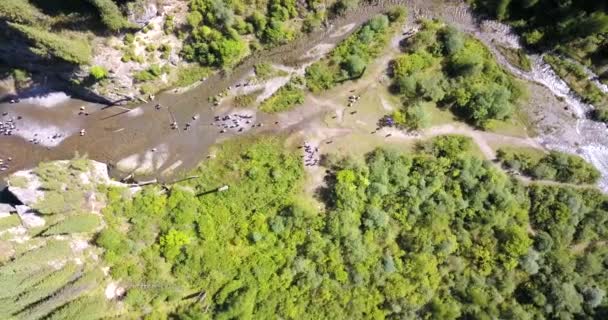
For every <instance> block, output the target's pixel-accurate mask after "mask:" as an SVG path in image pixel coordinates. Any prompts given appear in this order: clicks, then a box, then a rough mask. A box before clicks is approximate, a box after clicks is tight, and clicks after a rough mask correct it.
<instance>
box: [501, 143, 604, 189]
mask: <svg viewBox="0 0 608 320" xmlns="http://www.w3.org/2000/svg"><path fill="white" fill-rule="evenodd" d="M497 158H498V160H500V161H501V162H502V164H503V166H504V167H505V168H507V169H511V170H514V171H517V172H520V173H522V174H525V175H527V176H530V177H532V178H534V179H540V180H555V181H559V182H565V183H574V184H585V183H586V184H589V183H595V182H597V180H598V179H599V177H600V173H599V171H598V170H597V169H595V167H594V166H593V165H591V164H589V163H587V162H586V161H585V160H584V159H583V158H581V157H579V156H576V155H571V154H567V153H563V152H557V151H551V152H550V153H548V154H546V155H544V156H539V155H538V154H535V153H532V154H531V153H530V152H527V151H523V152H522V151H519V150H504V149H500V150H498V152H497Z"/></svg>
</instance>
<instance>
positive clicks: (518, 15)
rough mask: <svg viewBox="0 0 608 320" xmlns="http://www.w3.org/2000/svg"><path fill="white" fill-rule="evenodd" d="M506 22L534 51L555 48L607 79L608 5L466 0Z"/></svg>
mask: <svg viewBox="0 0 608 320" xmlns="http://www.w3.org/2000/svg"><path fill="white" fill-rule="evenodd" d="M469 2H471V3H472V4H473V6H474V7H475V8H477V9H479V10H480V11H482V12H485V13H488V14H490V15H492V16H494V17H496V18H498V19H499V20H502V21H507V22H508V23H509V24H511V25H513V26H514V27H515V28H516V29H517V30H518V31H519V32H520V33H521V34H522V36H523V37H522V38H523V40H524V42H525V43H526V44H527V45H529V46H530V47H532V48H536V49H557V50H558V51H559V52H561V53H563V54H566V55H569V56H571V57H573V58H575V59H576V60H578V61H581V62H584V63H585V64H587V65H590V66H593V67H594V68H595V69H596V71H597V73H598V74H600V75H601V76H602V77H603V78H607V77H608V73H607V70H608V69H607V68H606V67H607V66H608V40H607V39H608V38H607V35H608V3H606V2H605V1H596V0H580V1H570V0H568V1H555V0H469Z"/></svg>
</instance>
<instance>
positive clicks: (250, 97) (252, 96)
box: [234, 89, 264, 108]
mask: <svg viewBox="0 0 608 320" xmlns="http://www.w3.org/2000/svg"><path fill="white" fill-rule="evenodd" d="M262 92H264V90H263V89H259V90H255V91H253V92H251V93H247V94H242V95H239V96H236V97H234V105H235V106H236V107H237V108H248V107H251V106H252V105H254V104H255V103H256V100H257V97H258V96H259V95H260V94H261V93H262Z"/></svg>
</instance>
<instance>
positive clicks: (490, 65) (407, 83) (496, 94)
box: [391, 20, 524, 129]
mask: <svg viewBox="0 0 608 320" xmlns="http://www.w3.org/2000/svg"><path fill="white" fill-rule="evenodd" d="M404 50H405V53H404V54H402V55H400V56H398V57H397V58H396V59H395V60H394V61H393V62H392V66H391V69H392V76H393V84H392V90H393V92H394V93H396V94H398V95H399V96H400V97H401V98H402V102H403V107H402V109H401V110H398V111H396V112H395V113H394V114H393V118H394V119H395V122H396V123H397V124H398V125H401V126H405V127H408V128H410V129H419V128H421V127H424V126H426V125H427V124H428V122H429V119H428V113H429V111H428V108H429V105H435V106H439V107H443V108H450V109H451V110H453V111H454V113H455V114H457V115H459V116H461V117H462V118H463V119H464V120H466V121H468V122H471V123H472V124H474V125H476V126H479V127H484V126H485V125H486V124H487V123H488V121H489V120H492V119H497V120H504V119H506V118H508V117H509V116H510V115H512V114H513V112H514V110H515V106H516V104H517V102H518V99H519V98H520V97H521V96H522V94H523V90H524V89H523V88H522V86H521V85H519V84H518V83H517V81H516V80H515V78H514V77H513V76H512V75H511V74H509V73H507V72H505V71H504V70H503V69H502V68H501V67H500V66H499V65H498V64H497V63H496V61H495V60H494V57H493V56H492V54H491V53H490V52H489V51H488V49H487V48H486V47H485V46H484V45H483V44H482V43H481V42H479V41H478V40H476V39H474V38H472V37H469V36H467V35H465V34H463V33H461V32H459V31H457V30H455V29H454V28H452V27H449V26H446V25H444V24H443V23H441V22H438V21H432V20H426V21H422V26H421V30H420V31H419V32H418V33H416V34H415V35H414V36H413V37H411V38H409V39H408V40H407V41H406V43H405V47H404Z"/></svg>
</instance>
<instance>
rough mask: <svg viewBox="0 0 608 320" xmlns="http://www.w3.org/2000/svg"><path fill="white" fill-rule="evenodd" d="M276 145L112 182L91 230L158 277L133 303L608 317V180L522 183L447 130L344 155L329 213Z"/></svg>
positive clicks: (337, 312)
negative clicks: (131, 188)
mask: <svg viewBox="0 0 608 320" xmlns="http://www.w3.org/2000/svg"><path fill="white" fill-rule="evenodd" d="M282 145H283V143H282V141H281V140H278V139H273V138H262V139H261V140H256V141H252V140H250V139H249V140H237V141H232V142H228V143H226V144H224V145H222V146H221V147H220V150H218V152H217V153H216V155H217V157H216V158H214V159H212V160H210V161H209V162H207V163H205V164H203V165H202V166H201V167H200V168H199V169H197V170H196V174H197V175H199V177H198V178H196V179H192V180H189V181H187V182H182V183H180V184H178V185H175V186H173V187H172V188H171V189H170V190H169V192H168V193H167V194H163V193H159V192H158V190H157V189H156V188H155V187H148V188H144V190H143V191H142V192H141V193H139V194H137V195H135V197H134V198H130V197H129V196H126V195H125V193H124V192H122V191H121V190H118V189H108V192H107V194H108V199H109V200H110V205H109V206H108V207H107V208H106V209H105V211H104V215H105V217H106V220H107V221H108V228H107V229H105V230H104V231H103V232H102V233H101V234H100V235H99V237H98V239H97V243H98V244H99V245H100V246H102V247H104V248H105V249H106V251H105V254H104V260H105V261H106V263H108V264H109V265H110V266H111V271H110V272H111V273H112V275H113V276H114V277H118V278H123V279H129V280H130V281H132V282H135V283H142V282H143V283H156V284H163V285H162V286H159V287H158V288H154V289H146V288H138V287H133V288H130V289H129V290H128V292H127V295H126V299H125V302H126V303H127V305H128V306H129V308H130V309H129V310H130V316H131V317H136V318H137V317H142V316H144V315H145V316H146V317H148V318H163V317H165V316H166V315H168V314H169V315H171V316H172V317H175V318H178V319H185V318H188V319H192V318H202V319H207V318H208V319H215V318H218V319H221V318H233V317H238V318H256V319H257V318H264V319H265V318H274V317H280V318H305V319H327V318H335V319H362V318H368V317H371V316H373V317H375V318H406V319H411V318H428V319H543V318H557V317H562V318H593V317H596V318H602V316H603V315H605V312H606V310H607V309H606V308H607V306H608V304H607V303H606V302H604V299H603V298H604V296H605V292H606V290H607V289H608V288H607V285H608V284H607V283H606V281H605V272H606V265H605V264H603V263H602V261H604V259H606V258H607V257H608V250H606V249H605V246H603V245H602V244H601V243H602V242H601V241H605V240H606V239H607V238H606V237H607V236H608V228H606V225H605V223H604V222H605V221H604V220H605V216H606V211H605V208H606V204H607V203H608V202H606V200H608V199H606V197H605V196H603V195H601V194H600V193H599V192H597V191H595V190H591V189H589V190H575V189H570V188H563V187H547V186H536V185H534V186H531V187H529V188H526V187H524V186H522V185H520V184H519V183H518V182H517V180H515V179H510V178H509V177H508V176H506V175H505V174H504V173H502V172H500V171H499V170H497V169H495V168H494V166H493V165H492V164H491V163H489V162H486V161H482V160H480V159H478V158H476V157H474V156H471V152H470V150H469V148H470V146H471V141H470V139H468V138H464V137H459V136H447V137H438V138H437V139H433V140H431V141H428V142H426V143H423V144H422V145H421V146H420V148H419V152H418V153H415V154H407V155H406V154H403V153H399V152H397V151H386V150H377V151H374V152H372V153H370V154H368V155H367V156H366V157H365V162H364V163H358V162H354V161H350V160H344V161H334V162H333V163H332V164H331V174H330V175H329V176H328V180H327V181H328V185H327V189H326V190H324V191H323V192H322V193H321V195H322V199H323V200H324V201H325V205H326V209H325V212H319V211H318V209H317V208H316V207H315V206H312V205H311V204H310V203H309V202H308V200H305V199H303V198H302V197H301V196H300V194H299V190H300V188H301V184H302V182H303V181H302V180H303V169H302V165H301V162H300V159H299V157H298V156H297V155H296V154H293V153H290V152H287V151H283V150H284V149H283V147H282ZM224 184H227V185H229V186H230V188H229V189H228V190H227V191H225V192H210V193H209V191H212V190H214V189H216V188H217V187H218V186H221V185H224ZM602 221H604V222H602ZM125 224H126V225H128V228H125V227H124V226H125ZM596 244H597V245H596ZM580 248H582V249H580ZM581 250H582V251H581ZM152 306H154V307H152Z"/></svg>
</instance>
